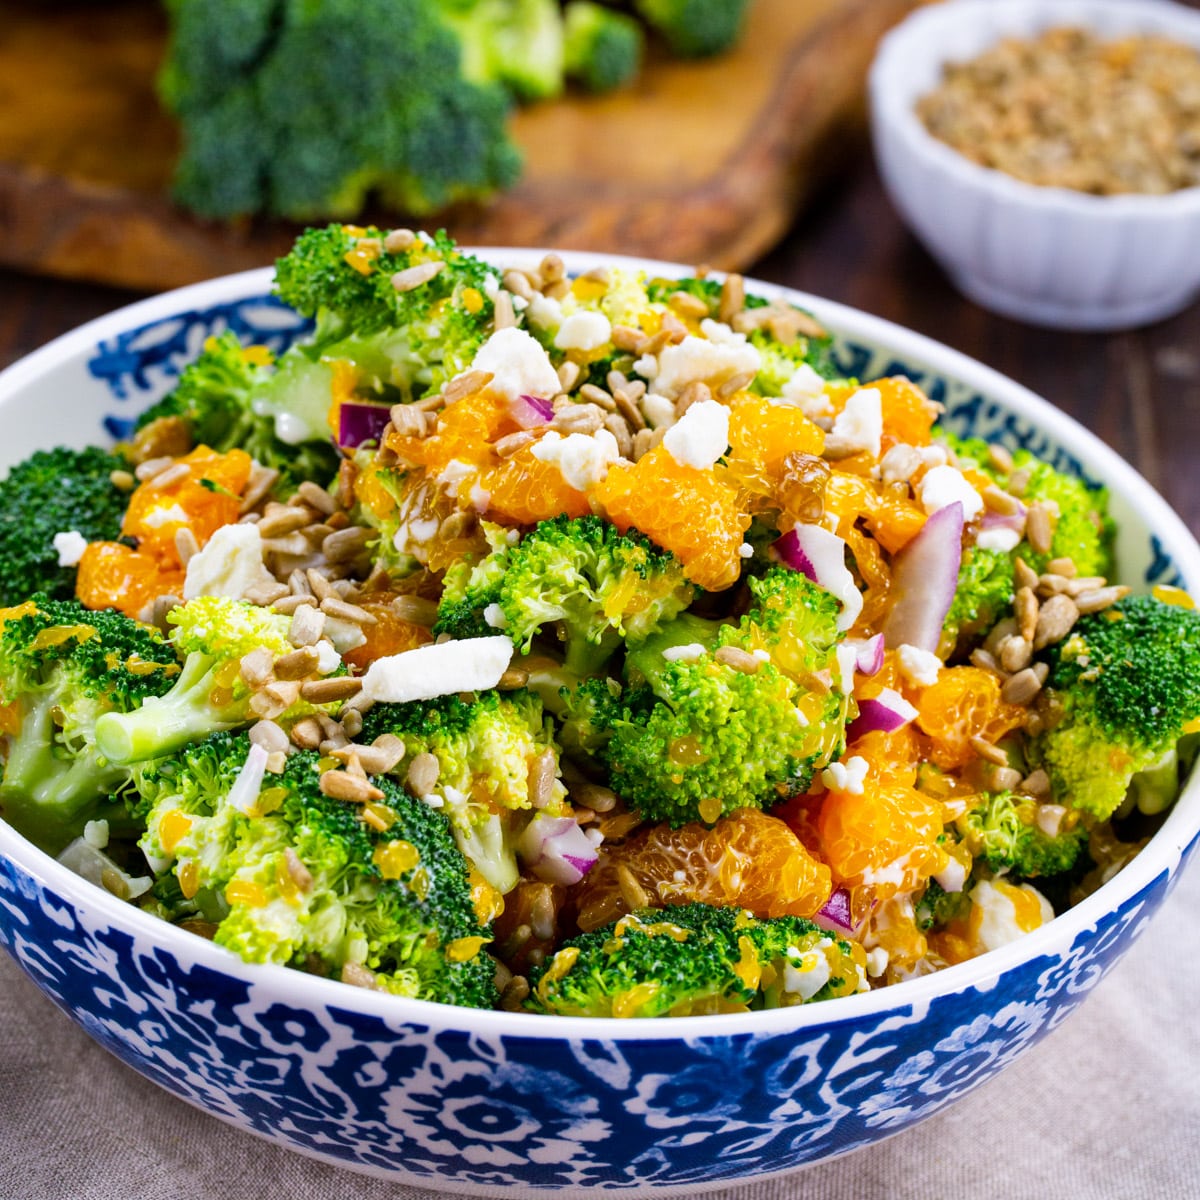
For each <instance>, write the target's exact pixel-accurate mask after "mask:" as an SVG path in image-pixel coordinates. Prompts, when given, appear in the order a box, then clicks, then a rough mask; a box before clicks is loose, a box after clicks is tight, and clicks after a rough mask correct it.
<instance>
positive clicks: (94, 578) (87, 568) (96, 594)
mask: <svg viewBox="0 0 1200 1200" xmlns="http://www.w3.org/2000/svg"><path fill="white" fill-rule="evenodd" d="M183 578H184V571H183V568H182V567H181V566H179V565H178V559H177V560H176V563H175V565H171V564H170V563H168V562H165V561H164V560H162V559H159V558H155V557H153V556H152V555H149V554H143V553H142V552H141V551H138V550H133V549H131V548H130V547H129V546H126V545H124V543H122V542H92V543H91V544H90V545H89V546H88V548H87V549H86V550H85V551H84V552H83V557H82V558H81V559H80V560H79V573H78V574H77V575H76V577H75V595H76V596H77V597H78V599H79V603H80V604H82V605H83V606H84V608H90V609H101V608H116V609H120V611H121V612H123V613H124V614H125V615H126V616H127V617H138V616H139V614H142V613H144V612H145V610H146V609H147V608H148V607H149V606H150V605H151V604H152V603H153V602H154V601H155V600H156V599H157V598H158V597H159V596H163V595H166V594H168V593H172V594H174V595H176V596H178V595H182V593H183Z"/></svg>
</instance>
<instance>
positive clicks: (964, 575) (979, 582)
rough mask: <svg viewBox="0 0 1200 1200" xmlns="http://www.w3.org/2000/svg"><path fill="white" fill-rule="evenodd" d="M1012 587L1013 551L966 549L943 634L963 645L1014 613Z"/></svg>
mask: <svg viewBox="0 0 1200 1200" xmlns="http://www.w3.org/2000/svg"><path fill="white" fill-rule="evenodd" d="M1013 590H1014V583H1013V556H1012V554H1010V553H1009V552H1008V551H1005V550H981V549H980V548H979V547H978V546H974V547H972V548H971V549H969V550H966V551H964V552H963V557H962V564H961V565H960V567H959V570H958V586H957V587H956V588H955V591H954V600H953V602H952V603H951V605H950V610H949V612H947V613H946V620H945V622H944V624H943V626H942V635H943V637H944V638H945V639H946V640H947V641H948V642H949V643H950V644H951V645H953V644H954V643H958V644H959V645H960V646H961V645H964V644H966V643H968V642H971V641H973V640H975V639H976V638H978V637H980V636H982V635H983V634H985V633H986V632H987V631H988V630H989V629H991V627H992V626H993V625H995V624H996V622H997V621H999V620H1000V619H1001V618H1002V617H1004V616H1005V615H1006V614H1007V613H1009V612H1011V610H1012V603H1013Z"/></svg>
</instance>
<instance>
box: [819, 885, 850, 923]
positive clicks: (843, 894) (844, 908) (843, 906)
mask: <svg viewBox="0 0 1200 1200" xmlns="http://www.w3.org/2000/svg"><path fill="white" fill-rule="evenodd" d="M813 922H814V924H817V925H820V927H821V928H822V929H826V930H828V931H829V932H830V933H837V934H842V935H853V933H854V917H853V915H852V913H851V911H850V893H849V892H848V891H847V890H846V889H845V888H841V887H840V888H834V889H833V891H832V892H831V893H830V896H829V899H828V900H826V901H825V903H824V904H823V905H822V906H821V909H820V911H819V912H818V913H817V914H816V916H814V917H813Z"/></svg>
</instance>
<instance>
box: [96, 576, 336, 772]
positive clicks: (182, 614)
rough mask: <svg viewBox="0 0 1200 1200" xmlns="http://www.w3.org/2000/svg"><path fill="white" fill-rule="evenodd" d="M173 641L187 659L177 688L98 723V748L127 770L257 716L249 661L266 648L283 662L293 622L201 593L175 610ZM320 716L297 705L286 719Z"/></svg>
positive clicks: (172, 614)
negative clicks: (246, 675)
mask: <svg viewBox="0 0 1200 1200" xmlns="http://www.w3.org/2000/svg"><path fill="white" fill-rule="evenodd" d="M167 620H168V621H169V622H170V623H171V624H172V625H173V626H174V627H175V628H174V631H173V632H172V634H171V641H172V644H173V645H174V648H175V650H176V651H177V653H178V654H179V655H180V656H181V657H182V656H186V657H184V662H183V669H182V671H180V672H179V674H178V677H177V678H176V679H175V680H174V686H173V687H172V688H171V689H170V691H164V692H163V693H162V694H156V695H154V696H153V697H148V698H147V700H146V702H145V703H144V704H143V705H142V706H141V707H140V708H137V709H135V710H134V711H132V712H112V713H106V714H105V715H104V716H102V717H101V718H100V719H99V720H98V721H97V722H96V732H95V736H96V746H97V749H98V750H99V751H100V753H101V754H103V755H104V757H105V758H106V759H108V761H109V762H112V763H118V764H122V765H127V764H129V763H137V762H142V761H144V760H146V759H150V758H159V757H161V756H162V755H164V754H170V753H172V752H173V751H175V750H178V749H179V748H180V747H182V746H185V745H186V744H187V743H188V742H191V741H195V740H196V739H197V738H202V737H205V736H206V735H207V734H210V733H216V732H218V731H220V730H225V729H232V728H234V727H236V726H238V725H243V724H247V723H248V722H250V721H253V720H255V719H256V717H255V714H254V713H253V712H252V710H251V708H250V698H251V695H252V692H251V690H250V688H249V687H248V686H247V685H246V682H245V680H244V679H243V678H242V676H241V675H240V673H239V671H238V664H239V663H240V662H241V659H242V658H243V657H244V656H245V655H247V654H249V653H250V652H251V651H254V650H261V649H265V650H268V651H270V652H271V654H272V655H274V656H275V657H277V658H278V657H282V656H283V655H285V654H289V653H291V651H292V650H293V649H294V647H293V646H292V644H291V642H290V641H288V631H289V629H290V628H291V618H290V617H285V616H282V615H281V614H279V613H274V612H271V611H270V610H269V609H266V608H260V607H259V606H257V605H255V604H247V603H244V602H242V601H240V600H229V599H226V598H225V597H223V596H201V597H199V598H197V599H195V600H191V601H189V602H188V603H187V604H184V605H181V606H180V607H178V608H175V609H173V610H172V611H171V612H170V614H168V617H167ZM310 711H312V707H311V705H307V704H305V703H304V702H303V701H297V702H296V703H295V704H293V705H292V706H290V708H289V709H288V710H287V712H286V713H285V714H284V715H286V716H297V715H300V714H301V713H305V712H310Z"/></svg>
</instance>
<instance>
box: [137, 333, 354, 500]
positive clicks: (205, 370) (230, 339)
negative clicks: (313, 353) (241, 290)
mask: <svg viewBox="0 0 1200 1200" xmlns="http://www.w3.org/2000/svg"><path fill="white" fill-rule="evenodd" d="M295 359H296V354H295V353H293V354H290V355H285V356H284V363H285V364H286V365H287V367H288V369H287V372H286V373H287V375H288V377H289V382H294V376H295V371H294V366H293V364H294V362H295ZM308 361H309V360H307V359H304V362H305V364H306V365H307V364H308ZM274 374H275V372H274V369H273V367H272V366H271V355H270V352H269V351H267V350H266V348H265V347H262V346H250V347H244V346H242V344H241V343H240V342H239V341H238V338H237V335H236V334H235V333H233V332H231V331H229V330H226V331H225V332H224V333H222V334H220V335H219V336H216V337H210V338H209V339H208V340H207V341H206V342H205V343H204V349H203V351H202V352H201V354H200V356H199V358H197V359H196V360H195V361H193V362H191V363H189V364H188V366H187V367H185V368H184V370H183V372H182V374H181V375H180V376H179V383H178V385H177V386H176V387H175V390H174V391H172V392H170V393H168V394H167V395H166V396H164V397H163V399H162V400H160V401H159V402H158V403H157V404H155V405H154V406H153V407H151V408H149V409H147V410H146V411H145V412H144V413H142V415H141V417H140V418H139V419H138V428H139V429H142V428H144V427H145V426H147V425H149V424H150V423H151V422H152V421H155V420H159V419H161V418H164V417H176V418H178V419H180V420H182V421H183V422H184V424H185V425H186V426H187V428H188V432H189V433H190V434H191V438H192V441H193V443H195V444H197V445H205V446H210V447H211V448H212V449H213V450H216V451H218V453H221V454H224V453H225V452H226V451H228V450H232V449H234V448H235V447H236V448H239V449H242V450H245V451H246V453H247V454H249V455H250V456H251V457H252V458H254V459H256V460H257V461H258V462H260V463H261V464H262V465H263V466H264V467H272V468H274V469H275V470H277V471H278V472H279V474H280V482H279V484H277V485H276V487H275V489H274V491H275V494H277V495H280V496H286V495H288V494H290V493H291V492H293V491H295V489H296V487H297V485H298V484H300V483H302V482H303V481H304V480H306V479H315V480H329V479H332V478H333V476H334V475H336V474H337V463H338V460H337V453H336V451H335V450H334V449H333V446H332V444H331V443H330V440H329V432H328V429H327V428H326V427H325V426H324V425H323V424H322V425H319V426H318V427H317V428H315V429H311V428H309V427H308V426H305V428H304V429H303V431H302V432H303V435H304V440H303V441H302V442H300V443H296V444H293V442H285V441H284V440H282V439H281V438H280V437H279V436H278V435H277V433H276V426H277V421H276V420H275V419H274V418H273V417H272V416H271V415H268V413H267V412H265V411H260V410H261V409H262V408H264V406H265V397H267V396H268V395H270V394H271V393H272V387H273V385H272V379H273V377H274ZM319 402H320V403H323V405H324V408H323V410H322V417H323V416H324V412H325V411H327V410H328V408H329V395H328V392H326V394H325V395H324V396H323V397H322V398H321V400H320V401H319Z"/></svg>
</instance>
